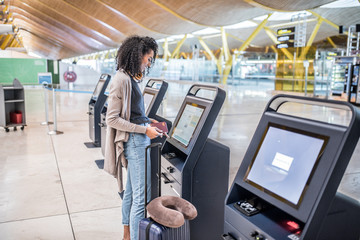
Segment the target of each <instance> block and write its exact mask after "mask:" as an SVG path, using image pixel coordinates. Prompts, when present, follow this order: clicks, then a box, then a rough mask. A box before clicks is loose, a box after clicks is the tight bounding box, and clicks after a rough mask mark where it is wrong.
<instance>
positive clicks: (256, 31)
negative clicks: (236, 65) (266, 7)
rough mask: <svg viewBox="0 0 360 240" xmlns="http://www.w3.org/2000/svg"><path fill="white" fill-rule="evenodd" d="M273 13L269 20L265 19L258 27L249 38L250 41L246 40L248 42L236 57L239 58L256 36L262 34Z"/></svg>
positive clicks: (269, 15) (242, 46)
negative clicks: (261, 31)
mask: <svg viewBox="0 0 360 240" xmlns="http://www.w3.org/2000/svg"><path fill="white" fill-rule="evenodd" d="M271 15H272V13H270V14H268V16H267V18H266V19H264V20H263V21H262V22H261V23H260V24H259V25H258V26H257V28H256V29H255V30H254V32H253V33H252V34H251V35H250V36H249V38H248V39H246V41H245V42H244V43H243V44H242V45H241V47H240V48H239V49H238V51H239V53H238V54H236V57H237V56H239V54H240V52H242V51H244V50H245V49H246V48H247V47H248V46H249V44H250V42H251V41H252V40H253V39H254V38H255V37H256V35H258V33H259V32H260V30H261V29H262V28H264V26H265V25H266V23H267V22H268V20H269V18H270V17H271Z"/></svg>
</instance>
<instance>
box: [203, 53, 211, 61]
mask: <svg viewBox="0 0 360 240" xmlns="http://www.w3.org/2000/svg"><path fill="white" fill-rule="evenodd" d="M202 53H203V54H204V55H205V57H206V59H207V60H211V56H210V55H209V54H208V53H207V52H206V51H202Z"/></svg>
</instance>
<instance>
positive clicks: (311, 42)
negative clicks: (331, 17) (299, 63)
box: [300, 18, 324, 59]
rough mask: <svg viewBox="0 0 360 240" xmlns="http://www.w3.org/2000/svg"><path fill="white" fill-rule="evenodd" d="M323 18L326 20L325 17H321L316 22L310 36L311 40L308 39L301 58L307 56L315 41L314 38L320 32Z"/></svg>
mask: <svg viewBox="0 0 360 240" xmlns="http://www.w3.org/2000/svg"><path fill="white" fill-rule="evenodd" d="M323 20H324V19H323V18H319V20H318V22H317V24H316V25H315V27H314V30H313V32H312V33H311V35H310V37H309V40H308V42H307V44H306V47H305V48H303V51H302V52H301V55H300V59H304V58H305V56H306V54H307V53H308V51H309V49H310V47H311V45H312V44H313V42H314V39H315V37H316V34H317V33H318V31H319V28H320V26H321V24H322V22H323Z"/></svg>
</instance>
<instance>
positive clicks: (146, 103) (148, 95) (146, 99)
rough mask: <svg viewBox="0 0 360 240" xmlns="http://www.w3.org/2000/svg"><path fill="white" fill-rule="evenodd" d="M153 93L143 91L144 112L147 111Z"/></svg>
mask: <svg viewBox="0 0 360 240" xmlns="http://www.w3.org/2000/svg"><path fill="white" fill-rule="evenodd" d="M154 97H155V95H154V94H151V93H144V106H145V113H147V111H148V109H149V107H150V105H151V102H152V100H153V99H154Z"/></svg>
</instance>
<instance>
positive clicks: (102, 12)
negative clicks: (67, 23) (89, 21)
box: [64, 0, 165, 38]
mask: <svg viewBox="0 0 360 240" xmlns="http://www.w3.org/2000/svg"><path fill="white" fill-rule="evenodd" d="M64 1H66V2H68V3H69V4H71V5H73V6H74V7H76V8H78V9H81V10H82V11H83V12H85V13H86V14H88V15H91V16H93V17H94V18H96V19H98V20H100V21H102V22H103V23H105V24H107V25H109V26H111V27H113V28H115V29H117V31H120V32H122V33H123V34H124V35H126V36H129V35H133V34H134V33H136V34H138V35H153V36H156V37H159V38H162V37H164V36H165V35H164V34H159V33H156V32H154V31H153V30H151V29H146V28H144V27H142V26H139V25H137V24H136V23H134V22H133V21H131V20H130V19H128V18H127V17H126V16H125V15H124V14H122V13H120V12H118V11H116V10H115V9H113V8H111V7H109V6H107V5H106V4H104V3H102V2H100V1H98V0H92V1H91V4H89V1H88V0H77V1H73V0H64Z"/></svg>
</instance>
